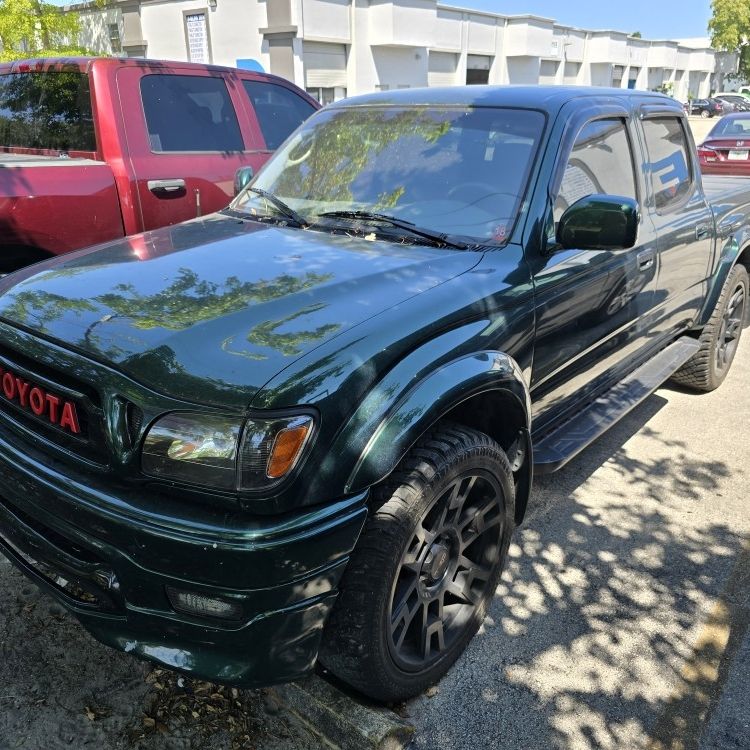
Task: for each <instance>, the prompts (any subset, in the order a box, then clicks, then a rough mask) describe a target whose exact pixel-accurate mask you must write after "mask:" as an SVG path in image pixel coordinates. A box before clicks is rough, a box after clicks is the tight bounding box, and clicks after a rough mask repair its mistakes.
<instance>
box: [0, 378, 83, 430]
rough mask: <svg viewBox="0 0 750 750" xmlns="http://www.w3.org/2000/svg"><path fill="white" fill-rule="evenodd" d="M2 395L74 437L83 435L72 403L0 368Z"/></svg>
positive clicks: (0, 389) (0, 390) (0, 392)
mask: <svg viewBox="0 0 750 750" xmlns="http://www.w3.org/2000/svg"><path fill="white" fill-rule="evenodd" d="M0 394H2V395H4V396H5V398H6V399H7V400H8V401H12V402H14V403H16V404H17V405H18V406H20V407H22V408H23V409H29V410H30V411H32V412H33V413H34V414H36V416H37V417H43V418H46V419H47V420H48V421H49V422H51V423H52V424H54V425H56V426H57V427H59V428H60V429H62V430H67V431H68V432H72V433H73V434H74V435H80V433H81V425H80V422H79V421H78V413H77V412H76V406H75V404H74V403H73V402H72V401H65V400H64V399H61V398H60V397H59V396H55V395H54V394H53V393H47V391H46V390H45V389H44V388H42V387H41V386H38V385H34V384H33V383H32V382H29V381H28V380H24V379H23V378H21V377H19V376H18V375H16V374H15V373H12V372H10V371H9V370H6V369H5V368H4V367H0Z"/></svg>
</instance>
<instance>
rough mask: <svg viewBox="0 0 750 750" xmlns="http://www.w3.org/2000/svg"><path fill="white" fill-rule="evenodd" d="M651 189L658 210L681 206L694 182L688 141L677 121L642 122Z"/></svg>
mask: <svg viewBox="0 0 750 750" xmlns="http://www.w3.org/2000/svg"><path fill="white" fill-rule="evenodd" d="M643 133H644V135H645V137H646V151H647V152H648V162H649V165H648V166H649V172H650V175H651V188H652V190H653V194H654V205H655V206H656V208H657V210H659V211H665V210H667V209H669V208H670V207H672V206H675V205H677V204H678V203H680V202H681V201H682V200H683V199H684V198H685V196H687V195H688V194H689V193H690V191H691V190H692V185H693V178H692V174H691V169H690V158H689V157H688V149H687V140H686V138H685V131H684V130H683V129H682V124H681V122H680V119H679V118H677V117H654V118H649V119H647V120H644V121H643Z"/></svg>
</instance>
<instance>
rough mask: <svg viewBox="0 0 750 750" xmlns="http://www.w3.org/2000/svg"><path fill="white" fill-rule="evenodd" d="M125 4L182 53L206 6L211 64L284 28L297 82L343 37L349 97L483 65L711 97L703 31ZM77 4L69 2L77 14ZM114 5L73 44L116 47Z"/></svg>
mask: <svg viewBox="0 0 750 750" xmlns="http://www.w3.org/2000/svg"><path fill="white" fill-rule="evenodd" d="M127 2H128V7H130V8H131V16H130V17H131V18H132V17H135V18H136V25H137V24H138V15H137V14H133V13H132V6H133V5H134V4H135V6H136V7H137V8H139V10H140V24H141V25H142V38H143V40H144V41H145V43H146V48H145V54H146V55H147V56H148V57H152V58H161V59H172V60H186V59H188V53H187V46H186V41H185V32H184V11H196V10H201V11H203V12H204V13H205V14H206V20H207V25H208V32H209V38H210V46H211V58H212V62H214V63H217V64H224V65H235V64H236V62H237V60H238V59H240V58H252V59H255V60H258V61H259V62H260V63H261V64H262V65H263V66H264V67H265V68H266V70H269V69H270V59H271V58H270V54H269V40H270V39H277V40H278V39H280V38H281V36H284V37H285V38H287V39H288V42H287V43H288V45H289V46H290V47H291V48H292V51H293V64H292V66H291V68H289V67H287V69H288V70H290V75H293V77H294V80H295V82H296V83H297V84H298V85H300V86H305V83H306V76H307V72H306V71H307V69H308V67H310V66H307V67H306V64H305V56H306V51H305V50H306V49H307V50H308V54H312V55H313V56H314V55H315V54H318V55H320V54H321V48H320V47H316V46H315V44H337V45H343V47H341V46H339V47H337V49H339V50H341V49H344V50H345V58H343V59H345V61H346V62H345V70H342V71H341V75H340V76H338V77H337V81H338V82H339V84H341V83H342V81H343V80H345V83H346V86H345V88H346V92H347V93H348V94H349V95H352V94H357V93H365V92H368V91H374V90H376V89H378V88H383V87H389V88H397V87H399V86H400V87H405V86H409V87H411V86H424V85H428V84H429V83H431V84H433V85H435V84H437V83H440V85H446V84H448V83H454V84H464V83H465V82H466V76H467V68H469V67H473V68H474V69H476V68H477V67H482V66H486V67H487V68H488V69H489V73H488V81H489V82H490V83H492V84H504V83H522V84H536V83H539V82H540V80H543V81H544V82H550V83H556V84H573V83H575V84H578V85H603V86H608V85H611V84H612V82H613V80H614V81H615V82H617V81H619V85H621V86H622V87H623V88H626V87H632V86H634V87H635V88H639V89H652V90H653V89H657V88H660V87H663V86H664V85H665V84H666V85H668V86H671V87H673V93H674V95H675V96H677V97H678V98H684V97H686V96H687V94H688V92H689V93H691V94H692V95H693V96H698V95H700V96H705V95H707V94H708V93H709V87H710V85H711V78H712V74H713V72H714V69H715V66H716V60H715V55H714V53H713V51H712V50H710V49H707V48H706V47H705V45H704V46H700V45H701V42H700V40H692V41H693V43H688V41H685V42H684V43H680V42H677V41H672V40H657V41H649V40H646V39H636V38H633V37H629V36H628V35H627V34H625V33H623V32H619V31H586V30H584V29H577V28H573V27H570V26H564V25H562V24H558V23H556V22H555V21H552V20H550V19H545V18H539V17H535V16H528V15H527V16H504V15H501V14H492V13H483V12H478V11H469V10H463V9H460V8H454V7H449V6H442V5H438V4H437V2H436V0H283V2H288V3H289V5H288V6H283V7H282V6H278V5H274V8H276V11H275V12H276V17H275V18H276V19H278V18H280V17H281V16H280V15H279V10H281V11H283V10H284V8H288V11H286V12H285V14H284V13H282V15H285V18H286V19H288V20H285V21H283V22H281V23H282V25H283V24H288V25H287V26H283V28H282V27H277V28H268V18H267V14H266V9H267V7H268V5H267V3H270V2H271V0H217V2H216V7H215V8H214V9H213V10H212V9H210V8H209V7H208V0H140V5H138V0H127ZM273 2H274V3H276V2H278V0H273ZM81 8H82V6H76V10H77V11H79V12H80V11H81ZM121 8H125V3H124V0H110V5H108V6H106V7H105V8H100V7H94V6H91V5H90V6H87V8H86V9H85V11H84V13H83V15H82V25H83V32H82V35H81V42H82V43H83V44H85V45H86V46H88V47H91V48H93V49H96V50H99V51H101V52H103V53H112V52H115V50H112V49H111V45H110V44H109V24H110V23H118V24H119V25H120V27H122V25H123V22H122V13H120V9H121ZM272 20H273V19H272ZM274 22H275V23H277V24H278V23H280V22H279V21H278V20H276V21H274ZM121 33H122V32H121ZM274 35H276V36H274ZM279 35H281V36H279ZM136 36H137V34H136ZM306 43H307V46H306ZM132 48H133V49H138V45H133V46H132ZM431 52H432V53H433V57H432V60H433V65H432V66H430V57H431V56H430V53H431ZM435 53H450V55H451V56H447V57H442V58H441V57H440V56H439V55H437V54H435ZM131 54H134V53H133V52H131ZM135 54H139V52H135ZM340 59H342V58H340ZM472 61H473V62H472ZM480 63H481V65H480ZM313 67H314V66H313ZM271 72H274V71H272V70H271ZM474 75H475V74H472V76H474ZM540 76H541V78H540ZM313 77H315V76H313ZM321 80H322V79H321ZM338 89H339V90H340V91H343V90H344V86H343V85H339V86H338Z"/></svg>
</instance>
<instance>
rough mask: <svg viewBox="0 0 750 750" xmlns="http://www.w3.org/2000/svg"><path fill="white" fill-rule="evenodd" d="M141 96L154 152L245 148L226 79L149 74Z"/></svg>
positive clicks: (241, 149) (144, 81) (145, 78)
mask: <svg viewBox="0 0 750 750" xmlns="http://www.w3.org/2000/svg"><path fill="white" fill-rule="evenodd" d="M141 99H142V100H143V112H144V114H145V116H146V127H147V128H148V138H149V142H150V144H151V150H152V151H162V152H163V151H224V152H226V151H243V150H244V148H245V144H244V142H243V140H242V134H241V133H240V125H239V123H238V122H237V114H236V113H235V111H234V107H233V106H232V100H231V99H230V98H229V92H228V91H227V85H226V83H225V82H224V79H223V78H209V77H207V76H180V75H148V76H144V77H143V78H142V79H141Z"/></svg>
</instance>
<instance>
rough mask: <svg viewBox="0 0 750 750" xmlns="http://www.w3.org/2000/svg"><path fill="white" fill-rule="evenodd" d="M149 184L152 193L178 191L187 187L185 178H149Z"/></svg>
mask: <svg viewBox="0 0 750 750" xmlns="http://www.w3.org/2000/svg"><path fill="white" fill-rule="evenodd" d="M147 185H148V189H149V190H150V191H151V192H152V193H177V192H179V191H180V190H184V189H185V180H181V179H174V180H149V181H148V183H147Z"/></svg>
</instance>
